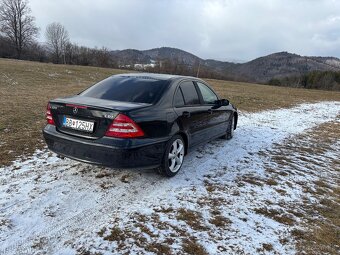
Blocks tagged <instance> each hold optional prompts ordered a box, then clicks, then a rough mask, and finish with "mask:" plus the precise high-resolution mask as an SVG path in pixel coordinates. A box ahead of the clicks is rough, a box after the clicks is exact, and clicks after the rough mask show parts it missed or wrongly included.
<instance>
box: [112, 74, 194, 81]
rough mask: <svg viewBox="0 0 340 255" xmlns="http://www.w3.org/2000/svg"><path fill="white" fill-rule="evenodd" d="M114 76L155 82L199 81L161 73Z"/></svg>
mask: <svg viewBox="0 0 340 255" xmlns="http://www.w3.org/2000/svg"><path fill="white" fill-rule="evenodd" d="M114 76H120V77H131V78H132V77H134V78H143V79H155V80H177V79H187V78H190V79H195V80H198V78H196V77H191V76H184V75H174V74H160V73H125V74H117V75H114Z"/></svg>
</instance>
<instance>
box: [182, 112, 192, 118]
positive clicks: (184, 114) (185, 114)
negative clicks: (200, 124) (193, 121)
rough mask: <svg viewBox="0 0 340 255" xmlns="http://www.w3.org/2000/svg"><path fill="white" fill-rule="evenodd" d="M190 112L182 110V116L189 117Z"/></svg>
mask: <svg viewBox="0 0 340 255" xmlns="http://www.w3.org/2000/svg"><path fill="white" fill-rule="evenodd" d="M190 115H191V114H190V112H183V116H184V117H187V118H189V117H190Z"/></svg>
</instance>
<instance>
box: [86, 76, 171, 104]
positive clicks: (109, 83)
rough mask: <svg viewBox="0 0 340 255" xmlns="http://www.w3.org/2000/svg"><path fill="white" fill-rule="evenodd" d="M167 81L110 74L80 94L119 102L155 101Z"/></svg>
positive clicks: (151, 102)
mask: <svg viewBox="0 0 340 255" xmlns="http://www.w3.org/2000/svg"><path fill="white" fill-rule="evenodd" d="M167 85H168V81H165V80H157V79H152V78H148V77H129V76H112V77H109V78H107V79H105V80H103V81H101V82H99V83H97V84H95V85H93V86H92V87H90V88H88V89H87V90H85V91H84V92H82V93H81V94H80V95H82V96H86V97H94V98H98V99H106V100H113V101H121V102H134V103H146V104H153V103H155V102H156V101H157V100H158V99H159V98H160V97H161V96H162V94H163V92H164V91H165V89H166V87H167Z"/></svg>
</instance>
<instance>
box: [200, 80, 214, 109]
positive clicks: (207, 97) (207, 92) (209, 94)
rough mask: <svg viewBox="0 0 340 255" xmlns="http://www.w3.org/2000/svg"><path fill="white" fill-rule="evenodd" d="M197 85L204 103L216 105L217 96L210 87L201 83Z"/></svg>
mask: <svg viewBox="0 0 340 255" xmlns="http://www.w3.org/2000/svg"><path fill="white" fill-rule="evenodd" d="M197 85H198V88H199V89H200V91H201V94H202V97H203V101H204V103H206V104H214V103H215V102H216V100H218V98H217V96H216V94H215V93H214V92H213V91H212V90H211V89H210V88H209V87H208V86H206V85H205V84H203V83H200V82H197Z"/></svg>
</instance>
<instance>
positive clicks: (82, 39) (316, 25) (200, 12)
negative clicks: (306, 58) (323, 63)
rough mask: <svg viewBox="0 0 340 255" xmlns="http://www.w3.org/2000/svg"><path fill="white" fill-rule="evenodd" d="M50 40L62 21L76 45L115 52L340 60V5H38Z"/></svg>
mask: <svg viewBox="0 0 340 255" xmlns="http://www.w3.org/2000/svg"><path fill="white" fill-rule="evenodd" d="M29 2H30V6H31V9H32V14H33V15H34V16H35V17H36V22H37V25H38V26H39V27H40V37H39V41H44V31H45V28H46V25H47V24H49V23H51V22H55V21H56V22H60V23H61V24H63V25H64V26H65V27H66V28H67V30H68V31H69V34H70V38H71V41H72V42H75V43H78V44H80V45H85V46H90V47H95V46H97V47H99V48H100V47H103V46H105V47H107V48H109V49H112V50H115V49H126V48H136V49H149V48H154V47H161V46H170V47H176V48H181V49H183V50H186V51H189V52H192V53H194V54H195V55H198V56H199V57H202V58H213V59H219V60H243V61H246V60H251V59H254V58H256V57H259V56H263V55H267V54H270V53H273V52H278V51H289V52H292V53H297V54H300V55H317V56H335V57H340V1H339V0H210V1H208V0H186V1H185V0H122V1H115V0H96V1H93V0H72V1H69V0H58V1H55V0H44V1H41V0H30V1H29Z"/></svg>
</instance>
